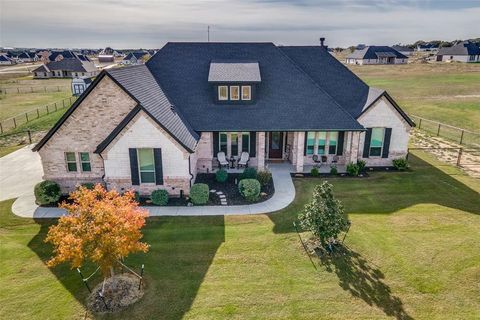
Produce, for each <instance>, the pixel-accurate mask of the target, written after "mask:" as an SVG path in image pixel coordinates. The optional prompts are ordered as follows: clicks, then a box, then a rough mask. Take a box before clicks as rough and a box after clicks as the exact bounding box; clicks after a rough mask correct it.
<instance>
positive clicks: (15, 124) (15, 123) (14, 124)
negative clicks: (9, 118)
mask: <svg viewBox="0 0 480 320" xmlns="http://www.w3.org/2000/svg"><path fill="white" fill-rule="evenodd" d="M13 127H14V128H16V127H17V121H15V117H13Z"/></svg>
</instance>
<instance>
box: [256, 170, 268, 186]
mask: <svg viewBox="0 0 480 320" xmlns="http://www.w3.org/2000/svg"><path fill="white" fill-rule="evenodd" d="M257 180H258V182H260V185H261V186H262V187H264V186H266V185H267V184H268V183H269V182H270V181H271V180H272V173H271V172H270V171H268V170H263V171H258V172H257Z"/></svg>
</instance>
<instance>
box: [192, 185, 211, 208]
mask: <svg viewBox="0 0 480 320" xmlns="http://www.w3.org/2000/svg"><path fill="white" fill-rule="evenodd" d="M209 193H210V190H209V189H208V185H206V184H205V183H195V184H194V185H193V186H192V187H191V188H190V199H191V200H192V203H193V204H196V205H199V204H206V203H207V202H208V197H209Z"/></svg>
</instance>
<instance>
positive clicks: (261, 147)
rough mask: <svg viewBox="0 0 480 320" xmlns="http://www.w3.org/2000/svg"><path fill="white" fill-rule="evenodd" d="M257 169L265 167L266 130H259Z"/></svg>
mask: <svg viewBox="0 0 480 320" xmlns="http://www.w3.org/2000/svg"><path fill="white" fill-rule="evenodd" d="M257 169H258V170H264V169H265V132H258V135H257Z"/></svg>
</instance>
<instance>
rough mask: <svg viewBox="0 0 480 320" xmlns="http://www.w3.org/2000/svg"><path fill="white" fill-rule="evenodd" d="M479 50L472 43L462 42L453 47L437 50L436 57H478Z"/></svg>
mask: <svg viewBox="0 0 480 320" xmlns="http://www.w3.org/2000/svg"><path fill="white" fill-rule="evenodd" d="M479 54H480V48H479V47H478V46H477V45H476V44H475V43H473V42H470V41H462V42H460V43H458V44H456V45H454V46H453V47H443V48H440V50H438V53H437V55H440V56H441V55H451V56H473V55H479Z"/></svg>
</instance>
